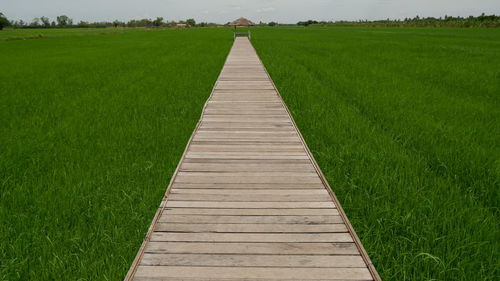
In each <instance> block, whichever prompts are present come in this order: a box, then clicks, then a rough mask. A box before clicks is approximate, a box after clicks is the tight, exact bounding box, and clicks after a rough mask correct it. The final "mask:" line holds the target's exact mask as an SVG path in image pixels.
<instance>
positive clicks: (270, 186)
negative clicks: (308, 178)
mask: <svg viewBox="0 0 500 281" xmlns="http://www.w3.org/2000/svg"><path fill="white" fill-rule="evenodd" d="M259 161H260V160H259ZM172 188H196V189H199V188H204V189H226V188H228V189H255V190H257V189H301V190H302V189H304V190H305V189H317V188H324V186H323V184H322V183H206V182H204V183H178V182H174V183H173V184H172Z"/></svg>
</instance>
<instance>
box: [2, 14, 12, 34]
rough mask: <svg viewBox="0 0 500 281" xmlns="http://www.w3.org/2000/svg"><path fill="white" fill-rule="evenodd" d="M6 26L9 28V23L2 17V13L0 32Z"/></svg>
mask: <svg viewBox="0 0 500 281" xmlns="http://www.w3.org/2000/svg"><path fill="white" fill-rule="evenodd" d="M7 26H10V21H9V20H8V19H7V17H6V16H4V15H3V13H0V30H2V29H3V28H4V27H7Z"/></svg>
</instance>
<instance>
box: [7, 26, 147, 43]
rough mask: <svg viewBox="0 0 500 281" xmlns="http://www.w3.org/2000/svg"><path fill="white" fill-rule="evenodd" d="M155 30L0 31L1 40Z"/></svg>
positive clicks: (56, 29)
mask: <svg viewBox="0 0 500 281" xmlns="http://www.w3.org/2000/svg"><path fill="white" fill-rule="evenodd" d="M139 31H153V29H151V28H53V29H43V28H40V29H5V30H2V31H1V32H0V41H1V40H14V39H25V38H26V39H33V38H47V37H75V36H85V35H99V34H112V33H124V32H139Z"/></svg>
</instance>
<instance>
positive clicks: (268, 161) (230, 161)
mask: <svg viewBox="0 0 500 281" xmlns="http://www.w3.org/2000/svg"><path fill="white" fill-rule="evenodd" d="M182 163H208V164H261V165H266V164H268V165H271V164H277V165H284V164H311V161H310V160H309V159H305V160H300V159H299V160H280V159H264V160H252V159H184V160H183V161H182ZM321 187H323V185H321Z"/></svg>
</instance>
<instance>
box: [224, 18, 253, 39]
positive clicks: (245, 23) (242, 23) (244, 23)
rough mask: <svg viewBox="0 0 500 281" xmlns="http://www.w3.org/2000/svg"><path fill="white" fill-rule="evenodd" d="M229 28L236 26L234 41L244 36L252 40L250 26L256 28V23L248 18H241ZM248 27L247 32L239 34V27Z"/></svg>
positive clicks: (230, 24)
mask: <svg viewBox="0 0 500 281" xmlns="http://www.w3.org/2000/svg"><path fill="white" fill-rule="evenodd" d="M229 26H234V39H236V37H240V36H244V37H248V38H249V39H250V37H251V35H250V26H255V23H254V22H253V21H251V20H248V19H246V18H239V19H237V20H234V21H232V22H230V23H229ZM241 26H246V27H247V28H248V29H247V31H246V32H238V30H237V27H241Z"/></svg>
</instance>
